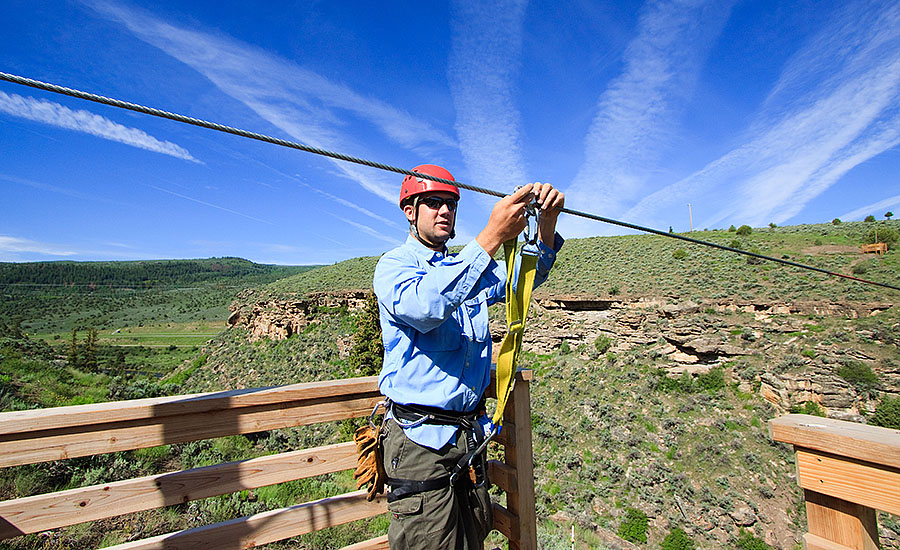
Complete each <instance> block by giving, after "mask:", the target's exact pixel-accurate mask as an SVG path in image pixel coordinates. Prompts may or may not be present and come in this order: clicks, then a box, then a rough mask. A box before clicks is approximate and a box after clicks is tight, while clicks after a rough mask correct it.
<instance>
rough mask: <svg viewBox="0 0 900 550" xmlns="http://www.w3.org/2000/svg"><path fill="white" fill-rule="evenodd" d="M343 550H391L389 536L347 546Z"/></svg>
mask: <svg viewBox="0 0 900 550" xmlns="http://www.w3.org/2000/svg"><path fill="white" fill-rule="evenodd" d="M341 550H390V546H389V545H388V538H387V535H384V536H381V537H375V538H374V539H369V540H364V541H362V542H357V543H356V544H351V545H350V546H345V547H343V548H342V549H341Z"/></svg>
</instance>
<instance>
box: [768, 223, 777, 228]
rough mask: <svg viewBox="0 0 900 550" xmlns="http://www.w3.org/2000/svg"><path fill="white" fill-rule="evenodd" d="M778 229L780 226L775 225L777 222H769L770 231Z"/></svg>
mask: <svg viewBox="0 0 900 550" xmlns="http://www.w3.org/2000/svg"><path fill="white" fill-rule="evenodd" d="M776 227H778V226H777V225H775V222H769V229H775V228H776Z"/></svg>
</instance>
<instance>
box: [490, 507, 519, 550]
mask: <svg viewBox="0 0 900 550" xmlns="http://www.w3.org/2000/svg"><path fill="white" fill-rule="evenodd" d="M493 507H494V524H493V528H494V529H496V530H497V531H500V533H501V534H502V535H503V536H504V537H506V538H507V540H509V541H510V544H512V541H514V540H517V539H518V538H519V519H518V518H517V517H515V516H514V515H512V513H511V512H510V511H509V510H507V509H506V508H504V507H503V506H500V505H499V504H497V503H496V502H494V503H493Z"/></svg>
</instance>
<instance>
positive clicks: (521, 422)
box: [504, 371, 537, 550]
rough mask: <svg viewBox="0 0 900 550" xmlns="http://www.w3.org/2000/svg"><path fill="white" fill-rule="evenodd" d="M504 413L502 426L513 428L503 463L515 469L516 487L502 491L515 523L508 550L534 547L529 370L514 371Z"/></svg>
mask: <svg viewBox="0 0 900 550" xmlns="http://www.w3.org/2000/svg"><path fill="white" fill-rule="evenodd" d="M517 376H518V377H519V379H518V380H516V387H515V388H514V389H513V392H512V395H511V396H510V400H509V403H508V404H507V406H506V411H505V413H504V425H505V426H504V427H505V428H506V429H509V428H512V429H513V430H514V431H515V437H514V438H512V439H513V440H514V444H513V445H507V446H506V453H505V454H506V457H505V461H506V464H507V465H509V466H510V467H511V468H513V469H515V471H516V487H515V488H514V490H511V491H508V492H507V493H506V507H507V509H508V510H509V511H510V512H511V513H512V515H513V517H514V518H515V522H516V523H517V525H515V526H514V527H513V532H514V533H515V532H518V537H516V538H511V539H510V540H509V548H510V550H537V518H536V515H535V510H534V455H533V453H532V447H531V390H530V388H529V384H530V382H529V381H530V380H531V377H532V375H531V371H523V372H520V373H518V375H517Z"/></svg>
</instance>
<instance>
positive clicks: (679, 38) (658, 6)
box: [566, 0, 733, 233]
mask: <svg viewBox="0 0 900 550" xmlns="http://www.w3.org/2000/svg"><path fill="white" fill-rule="evenodd" d="M732 4H733V1H732V0H725V1H722V0H709V1H690V2H684V1H676V0H662V1H650V2H648V3H647V4H646V5H645V6H644V8H643V11H642V13H641V16H640V18H639V22H638V29H637V35H636V36H635V38H634V39H633V40H632V41H631V43H630V44H629V45H628V47H627V48H626V50H625V54H624V59H623V64H624V70H623V72H622V74H621V75H620V76H618V77H617V78H616V79H614V80H613V81H612V83H611V84H610V85H609V87H608V88H607V89H606V91H605V92H603V94H602V95H601V96H600V99H599V101H598V104H597V114H596V116H595V117H594V120H593V122H592V124H591V127H590V130H589V131H588V134H587V136H586V137H585V143H584V145H585V160H584V164H583V165H582V166H581V168H580V169H579V171H578V174H577V175H576V177H575V179H574V181H573V182H572V185H571V186H570V187H569V188H568V189H567V190H566V193H567V195H568V197H569V202H570V203H571V204H594V205H602V207H603V209H604V212H606V213H607V214H608V215H616V214H618V213H619V212H621V211H622V209H623V207H624V206H625V205H626V204H627V203H629V202H630V201H631V200H633V199H634V198H635V197H637V196H638V195H639V194H640V193H642V192H643V191H644V185H645V183H646V180H647V178H648V176H649V175H650V174H651V173H652V172H653V170H654V167H655V162H656V160H657V159H658V155H659V153H660V152H661V151H662V150H664V149H665V148H667V147H669V146H671V145H672V143H673V141H674V139H673V133H674V131H675V128H676V126H677V124H676V122H677V119H678V114H680V112H681V111H682V108H683V107H684V105H685V104H686V102H687V100H688V99H689V98H690V96H691V94H692V92H693V90H694V88H695V84H696V81H697V78H698V75H699V72H700V68H701V66H702V64H703V62H704V61H705V59H706V58H707V56H708V54H709V52H710V50H711V48H712V46H713V44H714V43H715V40H716V38H717V37H718V36H719V34H720V32H721V31H722V28H723V26H724V24H725V22H726V21H727V20H728V16H729V13H730V11H731V6H732ZM569 221H570V222H571V221H573V220H569ZM570 225H572V227H571V228H570V229H571V230H574V231H576V232H578V233H584V232H585V230H584V229H580V230H579V229H576V227H574V226H575V225H577V224H572V223H570ZM590 229H592V230H593V231H592V232H594V233H595V232H596V227H591V228H590Z"/></svg>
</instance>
